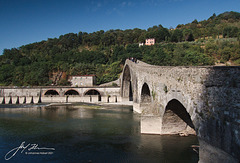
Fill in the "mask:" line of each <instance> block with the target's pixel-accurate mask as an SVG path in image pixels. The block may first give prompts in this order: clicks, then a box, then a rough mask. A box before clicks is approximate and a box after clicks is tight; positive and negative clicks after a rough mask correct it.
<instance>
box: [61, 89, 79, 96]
mask: <svg viewBox="0 0 240 163" xmlns="http://www.w3.org/2000/svg"><path fill="white" fill-rule="evenodd" d="M64 95H70V96H72V95H75V96H76V95H79V92H78V91H76V90H74V89H69V90H67V91H66V92H65V93H64Z"/></svg>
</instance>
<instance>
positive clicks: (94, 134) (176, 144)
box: [0, 105, 198, 162]
mask: <svg viewBox="0 0 240 163" xmlns="http://www.w3.org/2000/svg"><path fill="white" fill-rule="evenodd" d="M139 126H140V117H139V116H138V115H136V114H133V113H132V108H131V107H120V106H114V107H112V106H111V107H110V106H107V107H105V106H100V107H99V106H83V105H73V106H41V107H38V106H35V107H32V108H0V142H2V143H1V145H0V154H1V158H3V157H2V156H3V155H4V154H6V153H7V152H8V151H9V150H10V149H12V148H13V147H16V146H17V145H20V144H21V142H23V141H26V142H27V143H37V144H39V145H40V146H46V147H54V148H55V149H56V151H55V152H54V154H53V155H44V156H42V155H32V156H29V155H24V154H18V155H16V157H14V158H13V159H12V160H10V161H13V162H16V161H17V162H32V161H34V162H88V161H89V160H91V161H92V162H181V161H182V162H197V161H198V155H197V154H196V153H195V152H194V151H193V150H192V149H191V145H193V144H196V143H197V138H196V137H194V136H192V137H179V136H159V135H141V134H140V127H139ZM1 158H0V159H1ZM0 161H2V160H0Z"/></svg>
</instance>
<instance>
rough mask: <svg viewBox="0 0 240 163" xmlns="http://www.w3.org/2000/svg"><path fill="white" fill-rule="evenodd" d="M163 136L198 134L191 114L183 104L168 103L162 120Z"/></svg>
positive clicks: (172, 101)
mask: <svg viewBox="0 0 240 163" xmlns="http://www.w3.org/2000/svg"><path fill="white" fill-rule="evenodd" d="M161 133H162V134H180V135H181V134H187V135H188V134H196V133H195V127H194V125H193V122H192V120H191V117H190V115H189V113H188V112H187V110H186V108H185V107H184V106H183V104H182V103H181V102H179V101H178V100H177V99H172V100H171V101H169V102H168V104H167V106H166V108H165V112H164V115H163V119H162V131H161Z"/></svg>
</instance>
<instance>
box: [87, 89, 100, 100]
mask: <svg viewBox="0 0 240 163" xmlns="http://www.w3.org/2000/svg"><path fill="white" fill-rule="evenodd" d="M84 96H98V101H102V96H101V93H100V92H99V91H98V90H96V89H89V90H87V91H85V92H84ZM90 98H91V97H90Z"/></svg>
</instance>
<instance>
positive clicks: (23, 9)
mask: <svg viewBox="0 0 240 163" xmlns="http://www.w3.org/2000/svg"><path fill="white" fill-rule="evenodd" d="M225 11H237V12H240V0H99V1H97V0H84V1H82V0H0V54H2V51H3V49H5V48H7V49H10V48H14V47H20V46H21V45H25V44H29V43H33V42H39V41H42V40H47V39H48V38H54V37H59V36H60V35H63V34H66V33H71V32H73V33H78V32H79V31H82V32H88V33H91V32H94V31H99V30H104V31H107V30H109V29H123V30H125V29H133V28H140V29H147V28H149V27H152V26H154V25H159V24H162V25H163V26H164V27H166V28H169V27H170V26H172V27H174V28H175V27H176V26H177V25H178V24H186V23H189V22H192V21H193V20H194V19H197V20H198V21H201V20H204V19H208V18H209V17H210V16H212V14H213V13H216V14H217V15H218V14H220V13H223V12H225Z"/></svg>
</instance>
